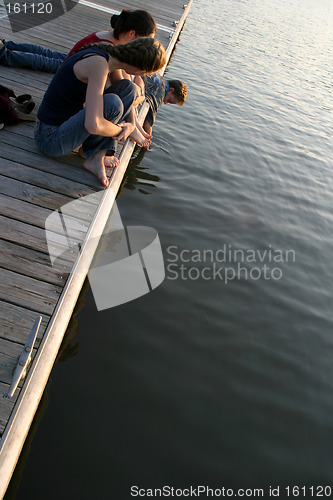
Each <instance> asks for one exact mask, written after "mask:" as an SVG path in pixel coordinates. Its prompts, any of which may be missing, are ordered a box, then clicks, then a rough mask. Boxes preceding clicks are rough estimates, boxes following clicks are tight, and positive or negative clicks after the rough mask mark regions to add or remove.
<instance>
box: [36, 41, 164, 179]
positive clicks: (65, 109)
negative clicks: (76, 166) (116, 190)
mask: <svg viewBox="0 0 333 500" xmlns="http://www.w3.org/2000/svg"><path fill="white" fill-rule="evenodd" d="M165 63H166V55H165V50H164V48H163V46H162V44H161V43H160V42H158V41H157V40H154V39H152V38H139V39H137V40H133V41H132V42H130V43H128V44H125V45H115V46H112V45H110V44H107V43H104V44H95V45H90V46H88V47H86V48H82V49H80V50H79V51H78V52H75V53H74V54H72V55H71V56H69V57H68V58H67V59H66V60H65V61H64V63H63V64H62V65H61V67H60V68H59V70H58V71H57V73H56V74H55V75H54V77H53V79H52V80H51V82H50V85H49V87H48V89H47V91H46V93H45V95H44V98H43V101H42V103H41V105H40V107H39V110H38V114H37V118H38V121H37V123H36V125H35V141H36V145H37V147H38V149H39V151H41V152H42V153H44V154H47V155H49V156H61V155H65V154H67V153H69V152H71V151H73V150H74V149H75V148H77V147H79V146H80V145H81V144H82V147H81V152H80V154H81V156H83V157H84V161H83V167H84V168H85V169H86V170H88V171H89V172H92V173H93V174H94V175H95V176H96V177H97V178H98V179H99V180H100V181H101V183H102V184H103V186H104V187H106V186H107V185H108V180H107V177H106V173H105V166H109V165H113V166H116V162H115V158H114V157H113V156H112V157H108V156H106V152H107V150H108V149H113V148H114V140H119V139H126V138H127V137H128V136H129V134H130V132H131V127H128V123H126V122H124V121H123V120H124V119H126V118H127V116H128V114H129V113H130V112H131V108H132V103H133V101H134V98H135V95H136V90H135V85H134V83H133V82H131V81H130V80H121V81H119V82H116V83H115V84H113V86H114V89H113V91H117V93H118V95H116V94H115V93H108V94H104V89H105V85H106V82H107V78H108V75H109V73H110V72H112V71H114V70H116V69H120V70H124V71H126V72H127V73H129V74H133V75H144V74H149V73H153V72H155V71H158V70H159V69H161V68H162V67H163V66H164V65H165ZM84 105H85V107H84ZM132 130H133V129H132Z"/></svg>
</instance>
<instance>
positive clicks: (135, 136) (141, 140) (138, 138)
mask: <svg viewBox="0 0 333 500" xmlns="http://www.w3.org/2000/svg"><path fill="white" fill-rule="evenodd" d="M130 138H131V139H132V141H134V142H136V143H137V144H139V146H141V147H142V148H148V147H149V144H150V139H146V138H145V137H143V135H142V134H141V132H139V131H138V129H137V128H135V129H134V131H133V132H132V133H131V135H130Z"/></svg>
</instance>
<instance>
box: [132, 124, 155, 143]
mask: <svg viewBox="0 0 333 500" xmlns="http://www.w3.org/2000/svg"><path fill="white" fill-rule="evenodd" d="M135 124H136V126H137V129H138V131H139V132H140V133H141V134H142V135H143V137H145V138H146V139H152V137H153V136H152V135H151V132H150V133H147V131H145V130H144V128H142V127H141V125H140V123H139V122H138V120H135Z"/></svg>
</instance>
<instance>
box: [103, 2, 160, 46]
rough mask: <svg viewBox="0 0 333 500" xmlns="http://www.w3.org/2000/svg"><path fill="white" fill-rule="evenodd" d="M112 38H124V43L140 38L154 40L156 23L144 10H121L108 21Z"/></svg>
mask: <svg viewBox="0 0 333 500" xmlns="http://www.w3.org/2000/svg"><path fill="white" fill-rule="evenodd" d="M110 24H111V28H113V36H114V38H115V39H116V40H121V39H124V38H125V37H126V40H125V41H126V42H130V41H131V40H135V39H136V38H140V37H150V38H154V36H155V34H156V30H157V28H156V23H155V21H154V18H153V17H152V16H151V14H149V12H147V11H146V10H129V9H123V10H122V11H121V13H120V14H114V15H113V16H111V19H110Z"/></svg>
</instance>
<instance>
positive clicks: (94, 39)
mask: <svg viewBox="0 0 333 500" xmlns="http://www.w3.org/2000/svg"><path fill="white" fill-rule="evenodd" d="M96 33H98V32H97V31H94V33H91V35H87V36H85V37H84V38H82V40H79V41H78V42H77V43H76V44H75V45H74V47H73V48H72V50H71V51H70V52H69V53H68V54H67V56H70V55H71V54H73V52H75V51H76V50H78V49H80V48H81V47H84V45H88V44H90V43H98V42H107V43H110V44H111V45H114V43H113V42H111V41H110V40H106V39H105V38H98V36H96Z"/></svg>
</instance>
